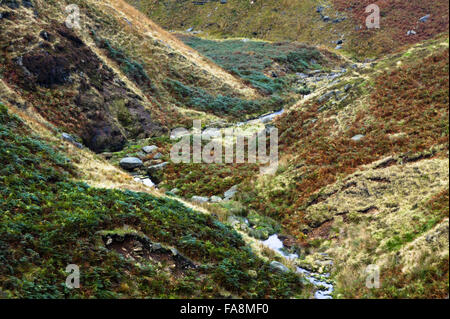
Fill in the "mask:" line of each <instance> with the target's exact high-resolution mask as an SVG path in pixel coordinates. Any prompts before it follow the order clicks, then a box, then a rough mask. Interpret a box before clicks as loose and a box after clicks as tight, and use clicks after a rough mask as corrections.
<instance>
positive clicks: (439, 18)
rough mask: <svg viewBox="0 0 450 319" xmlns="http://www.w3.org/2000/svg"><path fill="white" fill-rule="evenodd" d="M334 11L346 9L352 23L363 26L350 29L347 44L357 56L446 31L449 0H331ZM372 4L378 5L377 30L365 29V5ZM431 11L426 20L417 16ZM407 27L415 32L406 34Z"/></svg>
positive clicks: (385, 49)
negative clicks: (378, 27)
mask: <svg viewBox="0 0 450 319" xmlns="http://www.w3.org/2000/svg"><path fill="white" fill-rule="evenodd" d="M332 2H333V3H334V6H335V8H336V9H337V10H339V11H342V12H348V8H352V11H351V13H350V16H351V18H352V20H353V21H354V23H355V25H358V26H362V28H361V29H360V30H358V31H356V30H353V31H352V34H351V36H350V39H351V44H350V47H351V48H352V50H354V51H355V52H356V53H357V54H358V55H362V56H364V55H373V56H377V55H378V54H383V53H388V52H392V51H394V50H396V49H398V48H400V47H402V46H404V45H406V44H412V43H417V42H421V41H423V40H426V39H430V38H432V37H433V36H435V35H437V34H439V33H442V32H448V12H449V4H448V1H441V0H438V1H433V0H426V1H423V0H410V1H399V0H380V1H376V2H374V1H372V0H350V1H349V0H332ZM372 3H375V4H377V5H378V6H379V7H380V15H381V18H380V29H370V30H369V29H367V28H366V27H365V25H366V22H365V21H366V18H367V16H368V15H369V13H366V12H365V8H366V7H367V6H368V5H370V4H372ZM427 14H430V19H429V20H428V21H426V22H419V18H421V17H423V16H425V15H427ZM409 30H414V31H416V33H417V34H415V35H407V32H408V31H409ZM371 51H372V52H371Z"/></svg>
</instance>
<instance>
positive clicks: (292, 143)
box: [247, 50, 449, 238]
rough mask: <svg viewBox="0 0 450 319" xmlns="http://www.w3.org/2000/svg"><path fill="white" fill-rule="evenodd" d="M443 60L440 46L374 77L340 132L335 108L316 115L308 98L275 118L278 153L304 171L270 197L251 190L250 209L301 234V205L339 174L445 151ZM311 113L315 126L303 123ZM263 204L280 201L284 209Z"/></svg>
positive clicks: (445, 70) (445, 68)
mask: <svg viewBox="0 0 450 319" xmlns="http://www.w3.org/2000/svg"><path fill="white" fill-rule="evenodd" d="M448 59H449V54H448V50H443V51H440V52H437V53H435V54H433V55H432V56H430V57H428V58H426V59H424V60H421V61H417V62H414V63H413V64H411V65H404V66H402V67H400V68H398V69H396V70H394V71H392V72H385V73H383V74H382V75H380V76H378V77H377V78H376V80H375V83H374V85H373V88H372V90H373V91H372V93H371V94H370V99H369V105H368V106H367V108H365V110H364V111H360V112H359V113H357V114H356V116H355V119H354V121H353V123H352V125H351V127H349V128H348V129H347V131H346V132H344V133H342V134H340V135H339V134H334V133H335V132H336V131H337V127H336V122H335V120H334V119H333V118H332V117H333V116H335V115H337V113H338V111H337V110H331V111H329V112H328V113H326V114H324V116H323V117H321V116H320V113H318V112H317V109H318V108H319V107H320V106H321V105H319V104H318V103H317V102H310V103H309V105H308V110H307V111H304V110H294V111H292V112H290V113H287V114H285V115H283V116H282V117H280V119H279V120H278V123H277V126H278V127H279V128H280V131H281V132H282V133H281V135H280V152H282V153H285V154H286V153H287V154H295V155H297V160H296V162H294V163H292V165H294V166H298V165H297V164H305V165H306V167H307V170H306V173H305V174H304V175H302V176H301V178H297V179H296V180H297V181H296V183H295V185H291V187H290V189H289V191H285V192H283V193H277V194H276V195H269V197H270V196H272V197H273V198H269V200H268V199H267V198H266V197H264V198H263V197H258V196H259V195H258V194H255V193H253V194H252V195H253V196H248V197H249V198H251V199H250V200H248V202H249V205H250V207H252V208H255V209H257V210H259V211H261V212H265V213H266V214H268V215H271V216H273V217H276V218H280V219H282V220H283V221H284V225H285V226H286V227H287V228H288V229H289V230H291V231H292V233H293V234H295V235H297V236H298V237H299V238H303V234H302V233H301V226H302V224H305V223H308V221H307V220H305V218H304V214H303V209H304V208H305V207H306V205H307V203H308V202H310V201H313V200H314V198H315V196H317V194H314V193H316V192H317V191H318V190H319V189H321V188H322V187H324V186H326V185H328V184H330V183H333V182H335V181H336V179H337V178H338V177H342V176H345V175H348V174H350V173H352V172H354V171H355V170H356V169H357V168H358V167H360V166H361V165H364V164H369V163H371V162H373V161H375V160H377V159H380V158H383V157H385V156H388V155H391V154H402V153H407V152H411V153H416V152H421V151H424V150H427V149H429V148H430V147H431V146H433V145H437V144H445V145H447V149H448V111H449V109H448V80H449V78H448ZM315 117H318V120H317V122H316V123H315V124H314V126H310V125H309V124H308V125H305V123H307V121H308V120H311V119H312V118H315ZM396 133H402V135H401V138H392V135H393V134H396ZM356 134H364V135H365V137H364V138H363V139H362V140H360V141H359V142H355V141H353V140H352V139H351V137H352V136H354V135H356ZM247 191H249V192H250V193H251V192H252V189H250V187H249V189H247ZM252 197H253V198H252ZM268 202H278V203H283V209H279V208H278V207H277V206H275V205H268V204H267V203H268Z"/></svg>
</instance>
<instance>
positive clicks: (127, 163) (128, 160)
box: [119, 157, 143, 171]
mask: <svg viewBox="0 0 450 319" xmlns="http://www.w3.org/2000/svg"><path fill="white" fill-rule="evenodd" d="M119 165H120V167H122V168H123V169H126V170H128V171H132V170H134V169H136V168H139V167H141V166H142V165H143V163H142V161H141V160H140V159H139V158H137V157H125V158H122V159H121V160H120V162H119Z"/></svg>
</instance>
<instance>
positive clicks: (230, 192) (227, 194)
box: [223, 185, 238, 200]
mask: <svg viewBox="0 0 450 319" xmlns="http://www.w3.org/2000/svg"><path fill="white" fill-rule="evenodd" d="M237 192H238V185H234V186H233V187H231V188H230V189H229V190H227V191H226V192H225V193H223V195H224V197H225V200H230V199H232V198H233V197H234V196H235V195H236V193H237Z"/></svg>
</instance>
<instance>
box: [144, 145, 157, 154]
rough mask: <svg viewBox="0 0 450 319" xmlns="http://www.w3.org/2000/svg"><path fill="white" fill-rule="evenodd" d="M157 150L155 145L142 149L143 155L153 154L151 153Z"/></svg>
mask: <svg viewBox="0 0 450 319" xmlns="http://www.w3.org/2000/svg"><path fill="white" fill-rule="evenodd" d="M157 149H158V146H156V145H151V146H144V147H143V148H142V150H143V151H144V152H145V153H147V154H150V153H153V152H154V151H156V150H157Z"/></svg>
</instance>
